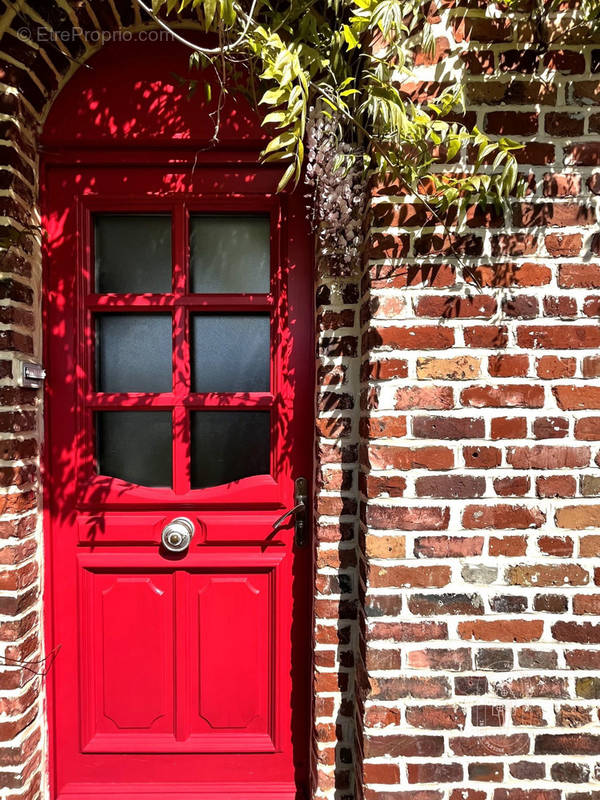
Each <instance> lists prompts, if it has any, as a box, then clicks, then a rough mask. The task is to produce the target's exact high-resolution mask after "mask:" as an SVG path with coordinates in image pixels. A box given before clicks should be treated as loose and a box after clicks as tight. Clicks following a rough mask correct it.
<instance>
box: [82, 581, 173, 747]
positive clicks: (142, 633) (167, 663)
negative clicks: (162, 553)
mask: <svg viewBox="0 0 600 800" xmlns="http://www.w3.org/2000/svg"><path fill="white" fill-rule="evenodd" d="M81 610H82V613H81V617H80V618H81V629H80V647H81V656H82V672H83V674H82V683H81V731H82V746H83V748H84V749H85V750H87V751H98V752H113V751H115V752H124V751H125V752H129V751H132V750H140V749H141V750H143V751H150V752H152V751H156V750H158V751H160V749H161V748H162V747H164V745H165V744H167V743H168V742H169V741H172V740H173V721H174V691H175V687H174V680H173V678H174V675H173V648H174V630H173V619H174V595H173V574H172V573H170V572H124V571H123V572H113V571H100V570H93V569H86V570H84V571H83V574H82V581H81Z"/></svg>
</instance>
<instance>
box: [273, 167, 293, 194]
mask: <svg viewBox="0 0 600 800" xmlns="http://www.w3.org/2000/svg"><path fill="white" fill-rule="evenodd" d="M295 172H296V166H295V164H290V165H289V166H288V168H287V169H286V171H285V172H284V173H283V177H282V178H281V180H280V181H279V183H278V184H277V191H278V192H281V191H283V189H285V187H286V186H287V185H288V183H289V182H290V180H291V179H292V176H293V175H294V173H295Z"/></svg>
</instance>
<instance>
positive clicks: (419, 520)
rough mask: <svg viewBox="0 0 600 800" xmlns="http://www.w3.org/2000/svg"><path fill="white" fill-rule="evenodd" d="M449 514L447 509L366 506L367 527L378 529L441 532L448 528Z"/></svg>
mask: <svg viewBox="0 0 600 800" xmlns="http://www.w3.org/2000/svg"><path fill="white" fill-rule="evenodd" d="M449 519H450V512H449V510H448V509H447V508H426V507H424V506H414V507H409V508H402V507H398V506H379V505H377V506H376V505H373V504H369V505H368V506H367V514H366V521H367V525H369V526H370V527H372V528H379V529H382V530H383V529H396V530H404V531H422V530H443V529H445V528H447V527H448V521H449Z"/></svg>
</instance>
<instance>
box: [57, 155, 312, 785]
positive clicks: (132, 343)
mask: <svg viewBox="0 0 600 800" xmlns="http://www.w3.org/2000/svg"><path fill="white" fill-rule="evenodd" d="M45 176H46V177H45V186H44V195H43V196H44V216H45V225H46V228H47V231H48V241H47V247H46V249H47V256H46V267H45V275H46V281H47V290H46V326H45V332H46V344H47V366H48V375H49V378H48V392H47V405H46V414H47V416H46V430H47V457H46V471H47V485H48V491H47V519H48V556H47V560H48V587H49V588H48V592H49V598H48V607H49V608H51V614H50V615H49V617H48V619H47V629H48V646H49V648H57V647H60V650H59V652H58V656H57V658H56V660H55V662H54V666H53V668H52V673H51V693H50V702H51V741H52V758H53V769H54V774H53V795H52V796H53V797H55V798H69V800H76V798H81V799H82V800H83V798H87V797H90V796H93V797H94V798H96V799H97V800H100V798H111V800H116V798H131V800H133V798H135V800H145V799H146V798H147V799H148V800H149V799H150V798H159V797H160V798H171V800H175V798H178V800H179V798H182V797H183V798H185V797H189V798H202V800H208V798H217V797H218V798H222V799H223V800H224V798H239V800H241V798H244V800H246V798H256V800H259V799H262V798H265V799H266V798H269V800H286V799H289V800H292V798H299V797H304V796H305V791H306V783H307V772H308V770H307V760H308V750H309V748H308V743H309V729H310V710H309V709H310V693H309V686H310V666H311V656H310V652H311V651H310V625H309V623H310V601H309V596H310V595H309V587H310V581H311V567H310V563H311V553H310V551H311V548H310V546H304V547H302V546H299V545H298V543H297V542H295V541H294V537H295V531H294V524H293V520H291V521H290V520H288V521H287V522H286V523H285V525H284V526H282V527H281V528H279V529H277V530H275V531H274V530H273V523H274V522H275V520H276V519H277V518H278V517H279V516H280V515H281V514H283V513H284V512H285V511H286V510H287V509H289V508H291V507H292V506H293V505H294V502H295V500H294V481H295V480H296V479H297V478H299V477H301V476H303V477H306V478H310V472H311V447H310V442H311V435H310V432H311V415H312V401H311V396H312V391H311V386H312V356H311V333H312V324H311V312H310V308H311V301H310V298H311V263H310V250H309V245H308V238H307V236H306V230H305V223H304V221H303V214H302V209H301V203H300V201H299V200H298V199H297V198H294V197H291V198H282V197H280V196H277V195H276V194H275V192H274V188H275V186H276V183H277V178H278V176H277V175H276V174H275V172H274V171H272V170H270V169H257V168H256V167H250V166H249V167H247V168H246V167H243V166H238V167H236V168H226V167H220V168H218V169H217V168H209V167H206V166H198V165H196V167H195V168H194V169H193V170H190V169H189V168H187V167H186V168H182V169H181V170H179V171H178V170H177V169H175V168H173V167H162V166H160V165H155V166H148V165H146V166H141V165H140V166H131V167H123V166H118V167H117V166H109V165H105V166H101V165H96V166H92V165H91V164H90V165H88V166H82V165H78V166H77V167H75V166H72V167H70V166H65V165H64V164H63V165H60V166H59V165H55V166H52V165H47V166H46V169H45ZM181 518H184V519H183V521H182V522H181V521H180V520H181ZM174 521H175V524H174V525H173V522H174ZM188 534H191V541H189V543H188V542H187V540H186V537H187V535H188Z"/></svg>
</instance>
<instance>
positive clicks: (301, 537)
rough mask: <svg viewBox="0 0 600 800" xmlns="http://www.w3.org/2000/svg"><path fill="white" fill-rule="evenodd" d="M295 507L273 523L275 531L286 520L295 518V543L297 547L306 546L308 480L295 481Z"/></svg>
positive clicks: (297, 479)
mask: <svg viewBox="0 0 600 800" xmlns="http://www.w3.org/2000/svg"><path fill="white" fill-rule="evenodd" d="M294 504H295V505H294V507H293V508H290V510H289V511H286V512H285V514H282V515H281V516H280V517H279V519H277V520H275V522H274V523H273V530H274V531H278V530H279V528H281V526H282V525H283V523H284V522H285V521H286V519H289V517H294V541H295V542H296V547H304V546H305V544H306V518H307V516H308V481H307V480H306V478H296V480H295V481H294Z"/></svg>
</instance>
